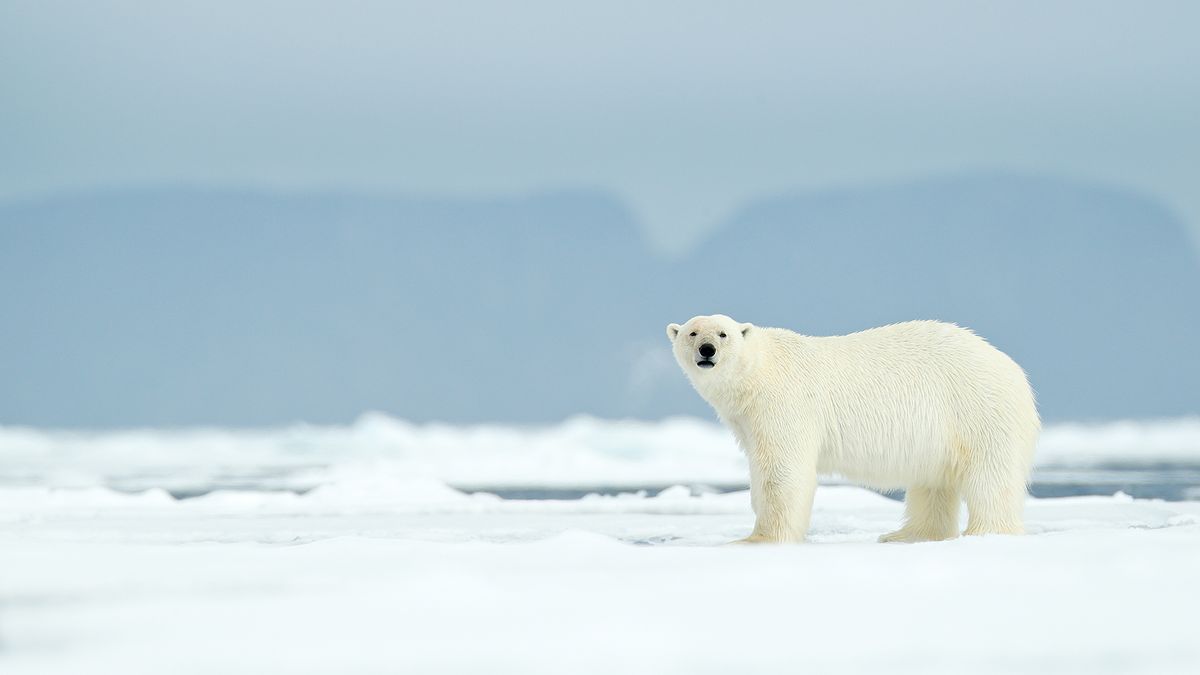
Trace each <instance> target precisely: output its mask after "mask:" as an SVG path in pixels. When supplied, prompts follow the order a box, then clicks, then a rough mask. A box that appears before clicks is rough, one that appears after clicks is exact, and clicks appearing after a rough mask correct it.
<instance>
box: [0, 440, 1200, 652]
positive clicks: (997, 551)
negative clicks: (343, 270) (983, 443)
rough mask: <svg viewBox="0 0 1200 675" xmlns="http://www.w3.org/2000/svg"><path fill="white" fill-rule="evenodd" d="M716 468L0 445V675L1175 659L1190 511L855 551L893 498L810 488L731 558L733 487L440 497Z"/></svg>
mask: <svg viewBox="0 0 1200 675" xmlns="http://www.w3.org/2000/svg"><path fill="white" fill-rule="evenodd" d="M1191 424H1192V422H1190V421H1181V422H1172V423H1162V424H1160V425H1158V426H1155V425H1144V426H1142V427H1135V428H1138V429H1140V433H1141V434H1142V436H1140V437H1139V436H1137V435H1136V434H1133V435H1132V436H1130V437H1128V438H1126V437H1125V435H1124V434H1126V433H1127V431H1128V427H1119V426H1112V427H1103V428H1097V427H1078V428H1075V427H1072V428H1066V429H1056V428H1053V427H1052V428H1051V429H1049V430H1048V431H1047V436H1046V439H1045V441H1044V443H1043V450H1047V448H1049V450H1047V452H1046V454H1047V455H1048V456H1051V457H1054V458H1055V459H1054V461H1061V462H1063V463H1064V464H1068V465H1069V464H1072V463H1073V462H1075V460H1076V459H1077V458H1078V457H1079V456H1080V455H1081V454H1084V453H1087V452H1090V453H1093V455H1095V456H1100V457H1102V458H1103V459H1104V460H1105V461H1109V460H1113V459H1114V458H1116V459H1130V458H1131V456H1132V458H1136V459H1139V460H1142V459H1157V460H1160V461H1171V460H1174V461H1195V460H1196V459H1197V458H1200V452H1197V448H1200V444H1197V438H1200V433H1195V434H1194V433H1192V432H1191V431H1189V429H1191V430H1193V431H1194V430H1196V429H1197V427H1195V426H1191V427H1189V426H1188V425H1191ZM1109 432H1112V433H1109ZM1056 434H1058V436H1056ZM1089 434H1090V435H1091V438H1092V440H1093V442H1092V443H1091V444H1089V443H1088V438H1089ZM1156 434H1157V436H1156ZM1168 436H1170V437H1172V438H1174V440H1173V441H1171V442H1167V441H1166V440H1163V439H1165V438H1166V437H1168ZM1147 439H1149V440H1147ZM1155 439H1158V440H1162V442H1161V443H1160V444H1158V445H1156V444H1155V443H1156V442H1157V441H1156V440H1155ZM1106 443H1107V445H1105V444H1106ZM1189 444H1190V445H1189ZM1072 448H1078V449H1080V450H1079V452H1077V453H1075V454H1072V453H1074V450H1072ZM1141 448H1150V449H1151V450H1153V452H1154V453H1157V456H1156V457H1152V458H1150V457H1148V456H1147V455H1148V454H1151V453H1145V454H1136V453H1138V452H1141V450H1140V449H1141ZM1055 453H1059V454H1058V455H1056V454H1055ZM506 460H509V464H511V465H509V466H506ZM740 461H741V460H740V458H739V456H738V454H737V452H736V450H734V449H733V448H732V445H731V444H729V442H728V439H727V437H726V436H724V435H723V433H722V432H720V430H719V429H717V428H716V427H714V426H713V425H711V424H709V423H706V422H698V421H692V420H675V421H671V422H666V423H605V422H600V421H596V420H575V421H573V422H570V423H568V424H566V425H562V426H559V427H551V428H546V429H500V428H496V429H490V428H476V429H455V428H450V427H418V426H413V425H407V424H404V423H400V422H396V421H394V420H389V419H386V418H382V417H373V418H367V419H364V420H363V421H360V422H359V423H358V424H356V425H354V426H352V427H345V428H318V427H294V428H291V429H286V430H277V431H250V432H246V431H222V430H209V431H179V432H163V431H139V432H121V433H113V434H80V433H66V432H44V431H35V430H23V429H11V428H10V429H2V430H0V477H2V478H3V481H2V482H0V673H4V674H5V675H23V674H25V673H110V672H111V673H117V672H119V673H131V674H135V673H276V672H295V673H461V672H480V673H510V672H511V673H628V672H647V673H671V672H686V673H709V672H712V673H731V672H732V673H754V672H813V673H836V672H856V673H857V672H863V673H878V672H888V673H918V672H919V673H1001V672H1022V673H1029V672H1035V673H1036V672H1046V673H1051V672H1053V673H1109V672H1111V673H1131V672H1136V673H1192V672H1197V670H1200V632H1198V631H1197V629H1196V611H1197V609H1196V608H1197V607H1200V502H1165V501H1159V500H1139V499H1133V498H1130V497H1127V496H1125V495H1122V494H1118V495H1113V496H1103V497H1072V498H1063V499H1041V500H1039V499H1031V500H1030V501H1029V505H1028V513H1027V523H1028V529H1029V530H1030V535H1029V536H1025V537H984V538H967V539H959V540H955V541H950V542H940V543H929V544H916V545H881V544H876V543H874V540H875V538H876V537H877V536H878V535H879V534H881V533H883V532H885V531H888V530H891V529H894V527H895V526H896V524H897V523H898V521H899V518H900V515H901V512H902V508H903V507H902V505H901V504H900V503H898V502H896V501H893V500H890V499H887V498H885V497H882V496H879V495H877V494H874V493H872V492H869V491H866V490H863V489H859V488H854V487H849V486H842V485H825V486H822V487H821V488H820V489H819V490H818V496H817V503H816V507H815V511H814V517H813V532H812V536H811V541H812V543H811V544H809V545H804V546H790V547H743V546H718V544H722V543H724V542H727V541H730V540H733V539H736V538H738V537H741V536H744V535H745V534H746V533H747V532H748V530H749V528H750V526H751V524H752V514H751V512H750V506H749V497H748V494H747V493H746V492H732V493H727V494H716V493H712V492H708V491H705V490H702V489H696V488H694V487H683V486H677V487H673V488H670V489H667V490H665V491H663V492H662V493H659V494H652V495H647V494H625V495H619V496H592V497H587V498H584V499H578V500H560V501H554V500H524V501H523V500H506V499H500V498H498V497H495V496H493V495H489V494H465V493H463V492H460V491H458V490H455V489H453V488H451V487H449V485H448V484H477V485H478V484H485V483H489V482H490V483H493V484H495V485H505V484H523V485H530V484H542V485H570V484H586V483H593V484H595V483H601V482H605V481H608V482H612V483H617V484H621V483H647V482H654V481H664V480H668V479H669V480H671V481H676V482H680V483H684V484H688V485H694V484H698V483H704V482H726V481H739V480H743V479H744V478H743V476H742V475H741V474H740V473H739V472H740V471H741V465H740ZM1079 463H1081V464H1086V461H1085V460H1079ZM593 473H595V474H597V475H592V474H593ZM181 484H187V485H192V486H202V487H205V489H212V488H214V487H217V488H220V487H221V486H222V485H234V486H237V487H239V488H241V489H217V490H215V491H211V492H208V493H207V494H203V495H202V496H198V497H195V498H191V499H175V498H173V497H172V496H171V495H170V494H169V493H168V492H167V490H166V489H165V488H171V489H176V488H178V487H179V485H181ZM285 487H302V488H304V489H306V490H307V492H305V493H304V494H297V493H295V492H290V491H283V490H278V489H277V488H285ZM143 488H144V489H143ZM135 489H136V490H138V491H133V492H131V491H130V490H135Z"/></svg>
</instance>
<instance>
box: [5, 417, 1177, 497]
mask: <svg viewBox="0 0 1200 675" xmlns="http://www.w3.org/2000/svg"><path fill="white" fill-rule="evenodd" d="M0 449H3V457H2V458H0V484H4V483H8V484H28V483H36V484H41V485H57V486H76V487H83V486H97V485H107V486H110V487H116V488H119V489H125V490H140V489H145V488H150V487H162V488H166V489H169V490H176V491H180V492H189V491H205V490H208V489H211V488H212V487H214V486H218V487H219V486H227V487H246V486H249V487H253V488H256V489H257V488H263V487H266V488H276V489H297V488H298V489H307V488H311V487H314V486H318V485H322V484H325V483H327V482H330V481H332V480H336V479H337V478H338V475H339V473H340V472H344V471H351V472H355V471H358V472H361V471H382V472H388V473H393V474H400V475H404V476H406V477H414V476H423V477H428V478H431V479H434V480H437V481H440V482H444V483H447V484H450V485H455V486H490V487H501V486H595V485H618V486H638V485H668V484H671V483H684V484H710V485H738V484H744V483H745V481H746V475H747V469H746V464H745V460H744V458H743V457H742V455H741V454H740V453H739V452H738V451H737V449H736V447H735V445H734V442H733V439H732V437H731V436H730V435H729V433H728V432H727V431H725V430H724V429H723V428H721V427H720V426H719V425H717V424H716V423H714V422H709V421H703V420H697V419H691V418H674V419H667V420H663V421H658V422H640V421H609V420H598V419H594V418H590V417H576V418H572V419H570V420H567V421H565V422H563V423H561V424H558V425H551V426H544V427H511V426H509V427H505V426H474V427H453V426H448V425H442V424H426V425H417V424H412V423H409V422H406V421H403V420H397V419H394V418H391V417H388V416H386V415H383V414H379V413H371V414H368V415H364V416H363V417H361V418H360V419H359V420H358V421H356V422H355V423H353V424H351V425H348V426H312V425H304V424H297V425H292V426H289V427H283V428H277V429H250V430H246V429H236V430H235V429H183V430H155V429H144V430H130V431H109V432H78V431H47V430H39V429H29V428H22V427H0ZM1197 461H1200V418H1182V419H1175V420H1161V421H1152V422H1114V423H1107V424H1097V425H1079V424H1069V425H1050V426H1048V427H1047V428H1046V429H1045V431H1044V433H1043V435H1042V439H1041V443H1040V444H1039V447H1038V462H1039V464H1040V465H1042V466H1046V467H1081V466H1091V465H1095V464H1099V463H1104V462H1109V463H1112V462H1118V463H1119V462H1139V463H1147V462H1197Z"/></svg>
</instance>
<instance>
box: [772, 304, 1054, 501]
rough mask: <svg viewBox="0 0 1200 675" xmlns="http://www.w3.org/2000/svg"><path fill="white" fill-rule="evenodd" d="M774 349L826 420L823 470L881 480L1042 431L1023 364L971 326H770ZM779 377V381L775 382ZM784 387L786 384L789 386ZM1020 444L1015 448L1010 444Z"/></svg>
mask: <svg viewBox="0 0 1200 675" xmlns="http://www.w3.org/2000/svg"><path fill="white" fill-rule="evenodd" d="M766 337H769V338H770V342H772V343H774V344H773V346H772V348H771V351H773V352H775V354H774V359H775V360H779V361H783V362H784V363H787V364H790V366H789V365H784V364H783V363H780V364H779V365H780V366H782V370H783V371H792V370H793V367H794V371H793V372H786V374H785V372H780V373H779V374H780V375H785V376H787V379H788V380H789V381H791V383H792V385H793V386H797V387H799V388H801V389H803V390H804V391H803V392H797V393H799V394H801V397H802V398H806V399H808V400H810V401H813V403H812V405H813V406H815V410H812V411H809V412H811V413H812V414H815V415H816V416H817V418H818V420H819V422H818V424H819V425H820V424H823V425H824V433H825V438H824V439H823V444H822V451H821V461H820V464H821V468H822V470H823V471H826V472H836V473H841V474H844V475H846V476H848V477H850V478H855V479H858V480H862V481H864V482H868V483H871V484H874V485H877V486H879V487H893V486H898V485H906V484H911V483H912V482H913V480H914V479H916V478H920V477H926V476H929V475H931V474H932V470H933V469H934V468H935V467H934V466H933V465H936V467H937V468H938V469H939V470H940V471H943V472H955V471H958V470H960V469H961V468H962V467H963V466H964V465H966V464H971V463H975V464H979V463H986V462H990V461H993V459H997V460H999V459H1002V460H1003V461H1011V460H1012V459H1013V458H1014V454H1019V455H1023V456H1025V459H1024V462H1023V464H1024V466H1025V467H1026V470H1027V467H1028V464H1029V462H1030V461H1031V460H1032V452H1033V445H1034V443H1035V442H1036V438H1037V434H1038V429H1039V427H1040V424H1039V422H1038V416H1037V409H1036V405H1035V403H1034V398H1033V392H1032V390H1031V389H1030V387H1029V383H1028V380H1027V379H1026V377H1025V373H1024V371H1022V370H1021V368H1020V366H1018V365H1017V364H1016V363H1015V362H1014V361H1013V360H1012V359H1011V358H1009V357H1008V356H1007V355H1006V354H1004V353H1003V352H1001V351H1000V350H998V349H996V348H995V347H993V346H992V345H990V344H988V342H987V341H985V340H984V339H983V338H981V337H979V336H977V335H975V334H974V333H973V332H971V331H970V330H967V329H965V328H961V327H959V326H956V325H953V324H948V323H942V322H937V321H910V322H906V323H899V324H893V325H889V326H883V327H881V328H873V329H870V330H865V331H862V332H859V333H852V334H850V335H843V336H836V337H807V336H802V335H798V334H796V333H792V332H791V331H786V330H781V329H772V330H771V331H770V334H769V335H768V336H766ZM778 384H781V383H776V385H778ZM784 386H787V385H784ZM1014 445H1016V446H1020V447H1019V448H1015V447H1013V446H1014Z"/></svg>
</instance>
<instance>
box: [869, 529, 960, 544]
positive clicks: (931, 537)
mask: <svg viewBox="0 0 1200 675" xmlns="http://www.w3.org/2000/svg"><path fill="white" fill-rule="evenodd" d="M957 536H958V533H957V532H954V533H943V534H929V533H927V532H918V531H915V530H910V529H907V528H904V527H902V528H900V529H898V530H896V531H895V532H888V533H887V534H883V535H880V536H879V543H881V544H915V543H917V542H921V541H945V540H947V539H954V538H955V537H957Z"/></svg>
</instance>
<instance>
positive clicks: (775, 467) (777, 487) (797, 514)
mask: <svg viewBox="0 0 1200 675" xmlns="http://www.w3.org/2000/svg"><path fill="white" fill-rule="evenodd" d="M763 450H766V452H763ZM770 450H771V449H770V448H760V449H759V451H758V452H755V453H754V455H755V456H754V457H752V458H751V459H750V462H751V468H750V501H751V504H752V505H753V507H754V516H755V520H754V531H753V532H751V533H750V536H749V537H746V538H745V539H742V540H740V541H739V542H736V543H746V544H753V543H789V542H801V541H804V536H805V535H806V534H807V533H808V524H809V520H810V519H811V517H812V504H813V496H814V495H815V494H816V490H817V461H816V452H815V448H801V449H789V450H787V451H783V452H779V451H775V452H772V451H770Z"/></svg>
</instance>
